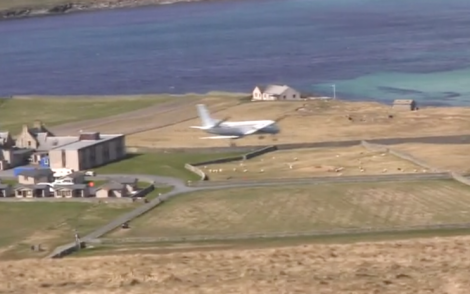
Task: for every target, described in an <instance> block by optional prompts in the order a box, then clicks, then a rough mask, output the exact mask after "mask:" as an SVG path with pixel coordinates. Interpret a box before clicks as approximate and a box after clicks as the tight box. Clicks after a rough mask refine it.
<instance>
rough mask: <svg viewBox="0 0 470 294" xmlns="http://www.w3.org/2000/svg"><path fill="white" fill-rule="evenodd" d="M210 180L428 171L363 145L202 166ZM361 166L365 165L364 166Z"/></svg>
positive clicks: (300, 151)
mask: <svg viewBox="0 0 470 294" xmlns="http://www.w3.org/2000/svg"><path fill="white" fill-rule="evenodd" d="M199 168H202V170H203V171H204V172H205V173H207V175H208V176H209V179H210V180H211V181H217V180H228V179H230V180H232V179H273V178H302V177H318V176H352V175H374V174H397V173H412V172H424V171H426V170H425V169H423V168H420V167H419V166H416V165H414V164H412V163H410V162H408V161H405V160H402V159H400V158H398V157H396V156H394V155H391V154H389V153H382V152H371V151H368V150H366V149H365V148H363V147H362V146H360V145H358V146H353V147H342V148H310V149H296V150H285V151H276V152H271V153H267V154H264V155H262V156H259V157H255V158H252V159H250V160H246V161H235V162H229V163H223V164H212V165H207V166H200V167H199ZM361 168H362V169H361Z"/></svg>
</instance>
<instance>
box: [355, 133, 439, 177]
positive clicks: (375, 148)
mask: <svg viewBox="0 0 470 294" xmlns="http://www.w3.org/2000/svg"><path fill="white" fill-rule="evenodd" d="M361 145H362V146H364V148H366V149H367V150H370V151H373V152H377V151H380V152H388V153H390V154H392V155H395V156H396V157H398V158H401V159H403V160H406V161H409V162H412V163H414V164H415V165H417V166H420V167H422V168H425V169H429V170H431V171H433V172H439V171H440V170H439V169H438V168H436V167H434V166H431V165H429V164H427V163H426V162H424V161H423V160H421V159H418V158H416V157H414V156H412V155H411V154H408V153H405V152H402V151H397V150H393V149H391V148H390V147H389V146H386V145H382V144H377V143H372V144H371V143H370V141H369V142H367V141H361Z"/></svg>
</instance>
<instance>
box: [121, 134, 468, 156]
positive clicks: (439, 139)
mask: <svg viewBox="0 0 470 294" xmlns="http://www.w3.org/2000/svg"><path fill="white" fill-rule="evenodd" d="M366 140H367V141H368V142H369V143H372V144H382V145H397V144H405V143H422V144H469V143H470V134H463V135H448V136H424V137H401V138H383V139H366ZM359 144H361V140H360V139H358V140H347V141H326V142H308V143H290V144H278V145H276V147H277V149H278V150H290V149H302V148H323V147H349V146H355V145H359ZM264 147H266V146H261V145H250V146H239V147H238V146H237V147H229V146H227V147H209V148H207V147H197V148H145V147H127V150H128V152H130V153H139V152H168V153H230V152H251V151H254V150H258V149H260V148H264Z"/></svg>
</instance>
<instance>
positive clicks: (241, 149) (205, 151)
mask: <svg viewBox="0 0 470 294" xmlns="http://www.w3.org/2000/svg"><path fill="white" fill-rule="evenodd" d="M260 147H263V146H240V147H236V146H234V147H229V146H227V147H195V148H185V147H176V148H148V147H134V146H129V147H126V151H127V152H128V153H173V154H174V153H197V154H214V153H235V152H247V153H248V152H251V151H254V150H257V149H259V148H260Z"/></svg>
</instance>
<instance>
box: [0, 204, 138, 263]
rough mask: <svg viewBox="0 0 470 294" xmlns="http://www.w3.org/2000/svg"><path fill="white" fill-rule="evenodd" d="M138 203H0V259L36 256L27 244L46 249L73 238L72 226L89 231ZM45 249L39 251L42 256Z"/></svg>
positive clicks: (85, 232) (84, 231)
mask: <svg viewBox="0 0 470 294" xmlns="http://www.w3.org/2000/svg"><path fill="white" fill-rule="evenodd" d="M137 205H138V204H130V203H129V204H128V203H125V204H121V203H120V204H117V203H116V204H98V203H79V202H56V203H53V202H22V203H11V202H9V203H0V259H15V258H23V257H35V256H37V255H36V254H37V253H36V254H35V253H33V252H31V251H30V249H29V247H30V246H31V245H33V244H42V245H43V246H44V247H45V248H46V249H47V250H48V251H50V250H52V249H54V248H55V247H56V246H58V245H61V244H64V243H68V242H71V241H73V238H74V231H73V230H74V229H77V230H78V232H79V233H80V234H82V235H85V234H87V233H90V232H91V231H93V230H94V229H97V228H98V227H100V226H101V225H104V224H106V223H107V222H109V221H111V220H112V219H114V218H116V217H118V216H119V215H121V214H123V213H125V212H127V211H129V210H131V209H133V208H135V207H137ZM46 253H47V252H44V253H42V255H44V254H46Z"/></svg>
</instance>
